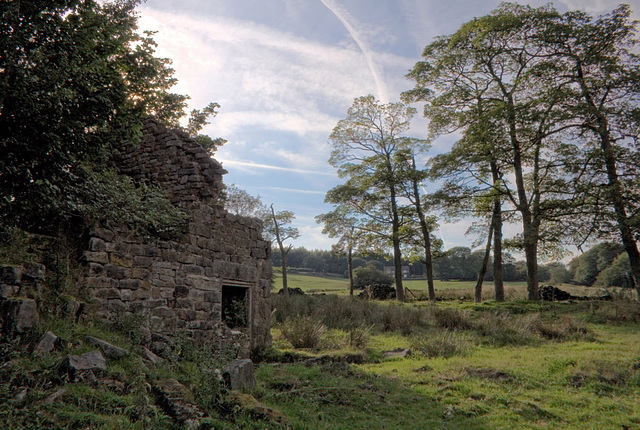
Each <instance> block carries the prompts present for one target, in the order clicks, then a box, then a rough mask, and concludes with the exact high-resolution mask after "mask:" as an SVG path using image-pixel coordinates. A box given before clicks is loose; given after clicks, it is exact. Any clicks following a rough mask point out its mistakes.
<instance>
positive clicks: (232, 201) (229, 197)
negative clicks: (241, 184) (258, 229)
mask: <svg viewBox="0 0 640 430" xmlns="http://www.w3.org/2000/svg"><path fill="white" fill-rule="evenodd" d="M224 206H225V208H226V209H227V210H228V211H229V212H231V213H233V214H236V215H242V216H251V217H256V218H260V219H262V220H265V221H266V219H267V212H268V209H267V207H266V206H265V205H264V204H263V203H262V200H260V196H257V197H254V196H252V195H250V194H249V193H247V192H246V191H244V190H242V189H240V188H238V187H237V186H236V185H234V184H231V185H227V188H226V190H225V202H224Z"/></svg>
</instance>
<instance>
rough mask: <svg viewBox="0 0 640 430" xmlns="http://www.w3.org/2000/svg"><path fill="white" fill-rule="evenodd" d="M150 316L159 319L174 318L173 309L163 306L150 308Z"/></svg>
mask: <svg viewBox="0 0 640 430" xmlns="http://www.w3.org/2000/svg"><path fill="white" fill-rule="evenodd" d="M151 315H152V316H155V317H161V318H174V317H175V316H176V314H175V312H174V311H173V309H171V308H168V307H165V306H159V307H152V308H151Z"/></svg>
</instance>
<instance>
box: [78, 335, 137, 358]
mask: <svg viewBox="0 0 640 430" xmlns="http://www.w3.org/2000/svg"><path fill="white" fill-rule="evenodd" d="M86 339H87V342H88V343H90V344H91V345H94V346H97V347H98V348H100V349H101V350H102V352H103V353H104V355H106V356H107V357H109V358H114V359H118V358H122V357H126V356H127V355H129V351H127V350H126V349H124V348H120V347H119V346H115V345H112V344H111V343H109V342H107V341H106V340H102V339H99V338H97V337H93V336H87V337H86Z"/></svg>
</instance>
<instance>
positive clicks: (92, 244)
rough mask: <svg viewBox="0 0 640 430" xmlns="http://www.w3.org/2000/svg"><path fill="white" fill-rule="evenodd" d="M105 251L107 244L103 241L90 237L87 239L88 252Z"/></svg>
mask: <svg viewBox="0 0 640 430" xmlns="http://www.w3.org/2000/svg"><path fill="white" fill-rule="evenodd" d="M106 250H107V244H106V243H105V241H104V240H102V239H100V238H98V237H92V238H91V239H89V251H92V252H105V251H106Z"/></svg>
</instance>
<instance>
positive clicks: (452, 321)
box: [429, 306, 473, 330]
mask: <svg viewBox="0 0 640 430" xmlns="http://www.w3.org/2000/svg"><path fill="white" fill-rule="evenodd" d="M429 313H430V315H431V318H432V319H433V322H434V324H435V325H436V327H441V328H444V329H447V330H470V329H472V328H473V323H472V321H471V318H470V316H469V314H468V313H467V312H465V311H461V310H459V309H453V308H445V307H440V306H431V307H430V308H429Z"/></svg>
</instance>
